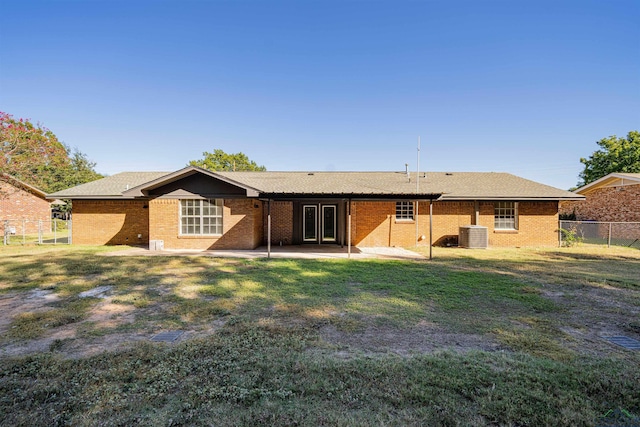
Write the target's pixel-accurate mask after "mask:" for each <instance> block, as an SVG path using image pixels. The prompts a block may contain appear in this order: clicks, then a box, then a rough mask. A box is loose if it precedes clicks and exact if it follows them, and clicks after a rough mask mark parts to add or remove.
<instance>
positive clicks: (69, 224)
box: [67, 219, 73, 245]
mask: <svg viewBox="0 0 640 427" xmlns="http://www.w3.org/2000/svg"><path fill="white" fill-rule="evenodd" d="M72 226H73V223H72V222H71V220H70V219H68V220H67V243H68V244H69V245H70V244H71V236H72V233H71V227H72Z"/></svg>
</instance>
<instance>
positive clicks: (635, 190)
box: [560, 184, 640, 222]
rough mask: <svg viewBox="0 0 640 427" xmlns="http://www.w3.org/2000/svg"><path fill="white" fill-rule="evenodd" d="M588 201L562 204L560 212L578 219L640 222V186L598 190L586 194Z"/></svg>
mask: <svg viewBox="0 0 640 427" xmlns="http://www.w3.org/2000/svg"><path fill="white" fill-rule="evenodd" d="M585 196H586V197H587V199H586V200H582V201H571V202H562V203H561V204H560V212H561V213H563V214H571V213H574V212H575V214H576V219H577V220H581V221H585V220H594V221H613V222H640V184H638V185H626V186H623V187H604V188H598V189H595V190H594V191H591V192H589V193H587V194H585Z"/></svg>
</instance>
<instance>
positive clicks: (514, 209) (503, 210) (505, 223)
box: [493, 202, 518, 230]
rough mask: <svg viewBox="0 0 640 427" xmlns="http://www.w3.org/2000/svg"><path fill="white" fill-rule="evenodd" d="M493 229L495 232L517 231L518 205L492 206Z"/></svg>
mask: <svg viewBox="0 0 640 427" xmlns="http://www.w3.org/2000/svg"><path fill="white" fill-rule="evenodd" d="M493 226H494V228H495V229H496V230H517V229H518V203H517V202H496V203H495V204H494V224H493Z"/></svg>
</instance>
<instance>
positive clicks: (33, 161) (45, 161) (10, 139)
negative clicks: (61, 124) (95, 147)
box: [0, 112, 102, 193]
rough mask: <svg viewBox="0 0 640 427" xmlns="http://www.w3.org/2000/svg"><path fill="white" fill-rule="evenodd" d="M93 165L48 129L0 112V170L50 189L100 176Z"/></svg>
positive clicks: (46, 189)
mask: <svg viewBox="0 0 640 427" xmlns="http://www.w3.org/2000/svg"><path fill="white" fill-rule="evenodd" d="M94 167H95V163H92V162H90V161H89V160H88V159H87V157H86V156H85V155H84V154H83V153H81V152H80V151H78V150H77V149H75V150H73V151H72V150H71V149H70V148H69V147H67V146H66V145H64V144H63V143H62V142H60V141H59V140H58V138H57V137H56V135H55V134H54V133H53V132H51V131H50V130H49V129H47V128H45V127H43V126H41V125H40V124H35V125H34V124H33V123H32V122H31V121H29V120H25V119H14V118H13V116H11V115H10V114H8V113H4V112H0V173H2V174H8V175H11V176H13V177H15V178H17V179H19V180H20V181H23V182H26V183H27V184H30V185H33V186H34V187H37V188H39V189H41V190H42V191H44V192H45V193H51V192H54V191H58V190H62V189H65V188H68V187H72V186H74V185H78V184H83V183H85V182H89V181H93V180H95V179H98V178H102V175H100V174H98V173H97V172H96V171H95V170H94Z"/></svg>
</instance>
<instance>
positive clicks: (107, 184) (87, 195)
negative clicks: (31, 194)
mask: <svg viewBox="0 0 640 427" xmlns="http://www.w3.org/2000/svg"><path fill="white" fill-rule="evenodd" d="M168 174H169V172H121V173H118V174H115V175H111V176H108V177H106V178H102V179H98V180H96V181H92V182H88V183H86V184H81V185H78V186H76V187H71V188H67V189H66V190H61V191H57V192H55V193H52V194H48V195H47V198H48V199H122V198H123V196H122V193H123V192H125V191H127V190H128V189H130V188H133V187H137V186H139V185H141V184H144V183H146V182H149V181H153V180H155V179H157V178H160V177H162V176H164V175H168Z"/></svg>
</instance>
